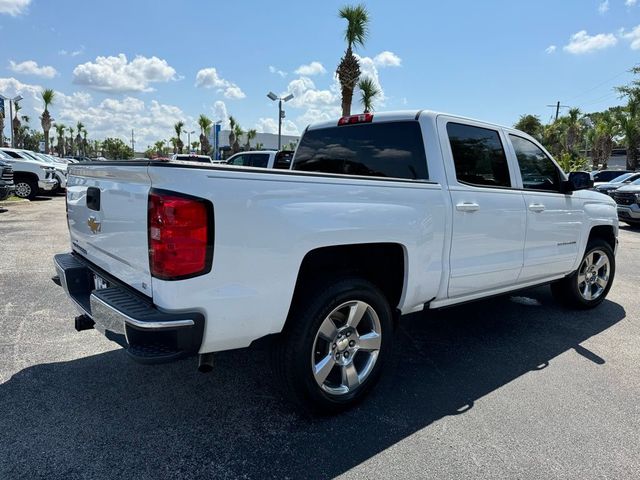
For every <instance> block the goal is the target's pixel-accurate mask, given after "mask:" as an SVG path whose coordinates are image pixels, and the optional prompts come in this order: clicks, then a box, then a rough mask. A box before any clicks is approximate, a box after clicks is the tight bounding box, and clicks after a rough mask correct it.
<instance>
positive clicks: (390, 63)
mask: <svg viewBox="0 0 640 480" xmlns="http://www.w3.org/2000/svg"><path fill="white" fill-rule="evenodd" d="M373 63H374V64H375V65H376V66H377V67H380V68H384V67H399V66H400V65H401V64H402V59H401V58H400V57H399V56H398V55H396V54H395V53H393V52H390V51H388V50H385V51H384V52H380V53H379V54H378V55H376V56H375V57H373Z"/></svg>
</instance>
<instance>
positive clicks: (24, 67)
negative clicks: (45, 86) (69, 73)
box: [9, 60, 58, 78]
mask: <svg viewBox="0 0 640 480" xmlns="http://www.w3.org/2000/svg"><path fill="white" fill-rule="evenodd" d="M9 70H11V71H12V72H16V73H21V74H23V75H36V76H38V77H44V78H53V77H55V76H56V75H57V74H58V72H57V70H56V69H55V68H53V67H51V66H49V65H42V66H38V64H37V63H36V62H34V61H33V60H27V61H24V62H21V63H16V62H14V61H13V60H9Z"/></svg>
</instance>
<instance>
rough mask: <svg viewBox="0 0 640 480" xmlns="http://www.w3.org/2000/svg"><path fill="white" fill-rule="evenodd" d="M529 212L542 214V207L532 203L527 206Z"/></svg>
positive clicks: (539, 204) (540, 204)
mask: <svg viewBox="0 0 640 480" xmlns="http://www.w3.org/2000/svg"><path fill="white" fill-rule="evenodd" d="M529 210H531V211H532V212H537V213H539V212H544V205H543V204H542V203H532V204H530V205H529Z"/></svg>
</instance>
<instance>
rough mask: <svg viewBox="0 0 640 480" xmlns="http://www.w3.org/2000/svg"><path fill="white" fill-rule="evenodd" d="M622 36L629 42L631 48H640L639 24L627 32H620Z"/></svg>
mask: <svg viewBox="0 0 640 480" xmlns="http://www.w3.org/2000/svg"><path fill="white" fill-rule="evenodd" d="M621 36H622V38H624V39H625V40H629V41H630V42H631V49H632V50H640V25H638V26H637V27H635V28H634V29H633V30H631V31H630V32H629V33H623V34H621Z"/></svg>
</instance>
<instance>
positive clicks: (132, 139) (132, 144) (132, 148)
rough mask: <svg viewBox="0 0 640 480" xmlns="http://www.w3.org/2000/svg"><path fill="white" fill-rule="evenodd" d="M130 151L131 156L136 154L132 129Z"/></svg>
mask: <svg viewBox="0 0 640 480" xmlns="http://www.w3.org/2000/svg"><path fill="white" fill-rule="evenodd" d="M131 150H132V151H133V154H134V156H135V154H136V141H135V139H134V137H133V128H132V129H131Z"/></svg>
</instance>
